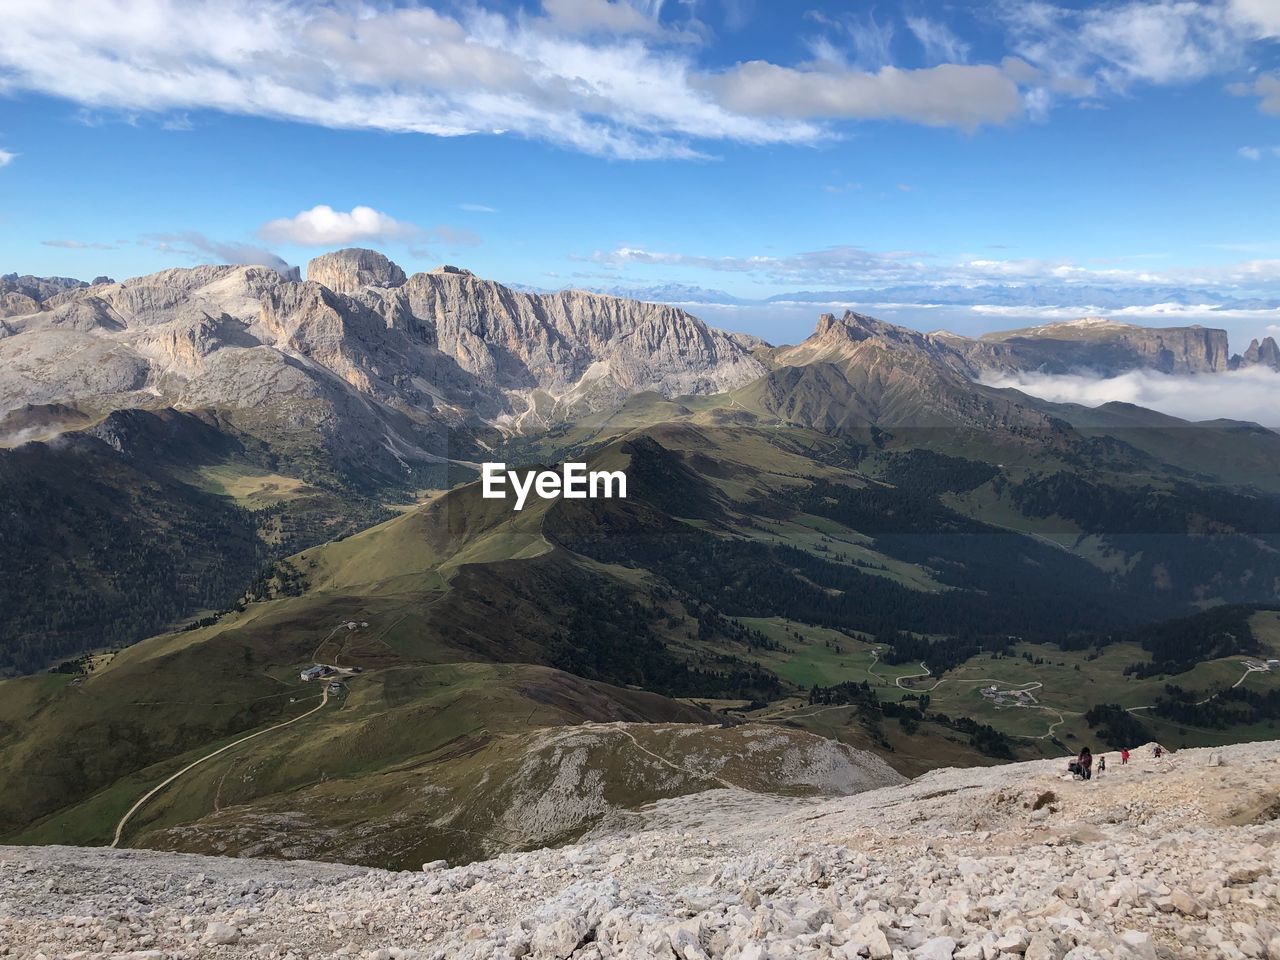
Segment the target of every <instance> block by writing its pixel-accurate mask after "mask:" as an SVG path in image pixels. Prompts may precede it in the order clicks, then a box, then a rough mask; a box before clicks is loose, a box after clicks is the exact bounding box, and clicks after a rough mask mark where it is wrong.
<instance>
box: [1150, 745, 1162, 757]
mask: <svg viewBox="0 0 1280 960" xmlns="http://www.w3.org/2000/svg"><path fill="white" fill-rule="evenodd" d="M1151 755H1152V756H1153V757H1155V758H1156V759H1157V760H1159V759H1160V758H1161V757H1163V756H1164V747H1162V746H1160V744H1158V743H1157V744H1156V745H1155V746H1154V747H1152V748H1151Z"/></svg>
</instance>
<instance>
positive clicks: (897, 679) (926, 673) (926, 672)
mask: <svg viewBox="0 0 1280 960" xmlns="http://www.w3.org/2000/svg"><path fill="white" fill-rule="evenodd" d="M920 669H921V670H923V671H924V673H908V674H904V675H903V676H901V677H894V678H893V685H894V686H895V687H897V688H898V689H899V690H910V689H911V687H904V686H903V685H902V681H903V680H915V679H916V678H917V677H929V676H932V675H933V671H932V670H930V669H929V668H928V667H927V666H925V663H924V661H923V660H921V661H920ZM939 682H941V681H939ZM937 685H938V684H936V683H935V684H934V685H933V687H930V688H929V689H930V690H932V689H934V688H935V687H937Z"/></svg>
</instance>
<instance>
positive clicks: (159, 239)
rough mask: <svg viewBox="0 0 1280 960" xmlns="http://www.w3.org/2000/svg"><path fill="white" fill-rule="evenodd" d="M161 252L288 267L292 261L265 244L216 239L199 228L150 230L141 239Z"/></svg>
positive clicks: (231, 261)
mask: <svg viewBox="0 0 1280 960" xmlns="http://www.w3.org/2000/svg"><path fill="white" fill-rule="evenodd" d="M141 242H143V243H145V244H148V245H149V246H152V247H154V248H155V249H157V250H159V251H161V252H162V253H170V254H176V255H178V256H182V257H187V258H189V259H191V260H194V261H196V262H204V263H209V262H213V263H236V264H248V265H250V266H263V267H272V268H273V269H276V270H282V271H283V270H289V269H290V267H289V264H288V263H287V262H286V261H285V260H284V259H283V258H282V257H279V256H277V255H276V254H274V253H272V252H271V251H270V250H267V249H264V248H263V247H259V246H255V245H254V244H251V243H243V242H241V241H238V240H213V239H211V238H209V237H206V236H205V235H204V234H203V233H200V232H199V231H197V230H183V231H180V232H177V233H150V234H146V235H145V236H143V237H142V241H141Z"/></svg>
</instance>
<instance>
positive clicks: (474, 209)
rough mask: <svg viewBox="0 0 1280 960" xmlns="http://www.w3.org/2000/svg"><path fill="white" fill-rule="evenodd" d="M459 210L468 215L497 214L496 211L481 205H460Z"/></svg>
mask: <svg viewBox="0 0 1280 960" xmlns="http://www.w3.org/2000/svg"><path fill="white" fill-rule="evenodd" d="M458 209H459V210H466V211H467V212H468V213H497V212H498V211H497V209H496V208H494V207H490V206H487V205H486V204H483V203H460V204H458Z"/></svg>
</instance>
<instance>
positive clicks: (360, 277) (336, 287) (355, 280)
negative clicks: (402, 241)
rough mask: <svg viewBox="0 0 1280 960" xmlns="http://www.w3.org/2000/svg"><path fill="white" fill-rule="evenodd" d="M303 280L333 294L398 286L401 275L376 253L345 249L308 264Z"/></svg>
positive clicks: (400, 281)
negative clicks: (318, 285) (320, 286)
mask: <svg viewBox="0 0 1280 960" xmlns="http://www.w3.org/2000/svg"><path fill="white" fill-rule="evenodd" d="M307 279H308V280H310V281H311V282H312V283H318V284H320V285H322V286H325V287H328V288H329V289H330V290H332V291H334V292H335V293H354V292H356V291H357V290H360V289H362V288H363V287H398V286H400V284H402V283H404V281H405V275H404V271H403V270H401V269H400V268H399V267H398V266H396V265H395V264H394V263H392V262H391V261H390V260H388V259H387V258H386V257H385V256H383V255H382V254H381V253H378V252H377V251H376V250H362V249H360V248H359V247H348V248H347V249H345V250H335V251H334V252H333V253H326V254H324V255H322V256H319V257H316V258H315V259H314V260H312V261H311V262H310V263H308V264H307Z"/></svg>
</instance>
